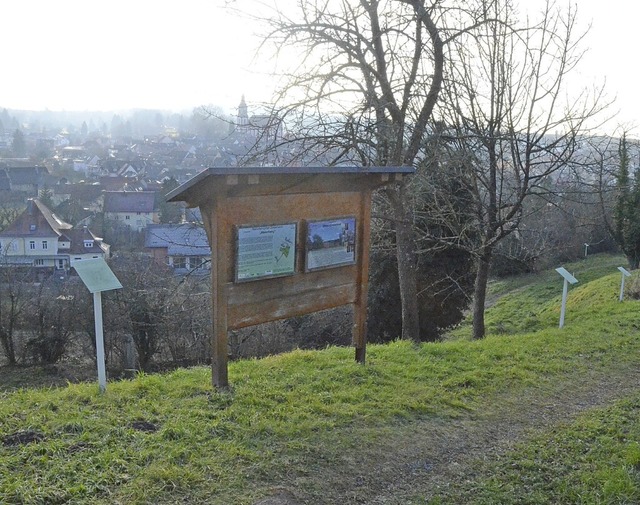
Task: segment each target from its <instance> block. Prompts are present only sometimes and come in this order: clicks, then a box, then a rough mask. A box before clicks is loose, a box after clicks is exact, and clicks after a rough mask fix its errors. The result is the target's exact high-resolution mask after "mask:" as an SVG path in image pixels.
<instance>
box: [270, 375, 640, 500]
mask: <svg viewBox="0 0 640 505" xmlns="http://www.w3.org/2000/svg"><path fill="white" fill-rule="evenodd" d="M609 372H610V374H609V375H605V374H604V372H601V371H595V372H594V371H592V372H590V374H589V375H588V376H580V377H572V378H571V379H570V380H566V381H563V382H558V383H556V384H555V385H554V386H553V388H552V389H551V390H550V391H549V388H548V386H547V388H546V389H544V388H541V389H540V390H538V389H530V390H527V391H525V392H522V393H518V394H509V393H506V394H503V395H501V396H500V397H499V398H496V399H495V400H494V401H492V402H491V405H490V408H488V409H487V410H486V411H476V412H473V413H471V414H469V415H465V416H463V417H461V418H459V419H457V420H453V421H443V420H433V419H426V420H423V421H417V422H411V423H407V425H404V426H401V427H400V428H398V427H394V428H393V430H392V431H390V432H389V433H388V434H387V436H386V437H385V441H384V443H381V444H377V445H376V446H375V447H373V446H371V447H364V448H362V449H361V450H358V451H357V452H354V450H353V449H346V450H345V455H344V458H343V460H342V461H335V460H333V461H327V462H317V461H314V462H313V463H310V464H312V465H313V473H314V475H313V478H312V479H310V478H299V477H298V478H296V479H294V481H293V482H290V483H287V485H284V486H283V488H284V493H285V494H284V495H282V501H278V500H277V498H278V497H277V495H276V501H271V502H268V503H270V504H273V505H298V504H300V505H302V504H306V505H331V504H335V505H348V504H366V505H406V504H407V503H408V500H409V498H410V497H415V496H416V495H419V496H422V497H424V498H429V497H432V496H434V494H436V493H437V492H438V491H439V490H443V489H446V488H447V487H448V486H449V485H450V484H451V483H452V482H456V481H460V480H466V479H471V478H473V477H474V475H475V472H476V470H475V468H476V467H477V466H478V461H481V460H484V459H486V460H490V459H493V458H495V457H496V456H497V455H498V454H500V453H502V452H504V451H507V450H508V449H509V448H510V447H512V446H513V444H514V443H515V442H518V441H520V440H524V439H526V438H527V437H529V436H532V435H534V434H535V433H536V432H538V431H540V430H545V429H548V428H550V427H552V426H554V425H557V424H560V423H564V422H570V421H571V420H573V419H574V418H575V417H576V416H577V415H578V414H579V413H581V412H585V411H587V410H589V409H592V408H596V407H603V406H606V405H608V404H610V403H612V402H613V401H615V400H617V399H620V398H624V397H626V396H629V395H632V394H633V393H635V392H637V391H640V366H634V367H630V366H625V367H624V368H620V367H619V368H617V369H616V370H614V371H609ZM320 475H321V476H322V477H320V478H319V476H320ZM310 487H313V489H310ZM278 492H279V493H282V492H283V491H282V488H281V489H280V490H279V491H278ZM294 497H295V499H294ZM295 500H297V501H295Z"/></svg>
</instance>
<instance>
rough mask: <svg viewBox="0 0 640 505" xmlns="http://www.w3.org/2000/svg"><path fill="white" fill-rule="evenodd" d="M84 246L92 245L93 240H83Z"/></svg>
mask: <svg viewBox="0 0 640 505" xmlns="http://www.w3.org/2000/svg"><path fill="white" fill-rule="evenodd" d="M84 246H85V247H93V240H85V241H84Z"/></svg>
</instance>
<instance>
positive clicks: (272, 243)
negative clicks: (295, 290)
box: [236, 223, 296, 282]
mask: <svg viewBox="0 0 640 505" xmlns="http://www.w3.org/2000/svg"><path fill="white" fill-rule="evenodd" d="M236 243H237V247H236V282H242V281H251V280H257V279H264V278H268V277H280V276H283V275H293V274H294V273H295V267H296V265H295V263H296V223H287V224H278V225H272V226H239V227H238V228H237V242H236Z"/></svg>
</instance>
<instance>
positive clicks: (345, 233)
mask: <svg viewBox="0 0 640 505" xmlns="http://www.w3.org/2000/svg"><path fill="white" fill-rule="evenodd" d="M355 262H356V218H355V217H344V218H338V219H331V220H328V221H308V222H307V254H306V262H305V269H306V271H310V270H318V269H321V268H331V267H337V266H342V265H352V264H355Z"/></svg>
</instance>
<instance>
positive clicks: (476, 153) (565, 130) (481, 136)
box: [247, 0, 601, 340]
mask: <svg viewBox="0 0 640 505" xmlns="http://www.w3.org/2000/svg"><path fill="white" fill-rule="evenodd" d="M276 5H277V2H276ZM259 16H260V15H259ZM261 21H262V23H263V25H264V26H266V27H267V28H268V29H267V31H266V33H265V34H264V35H263V46H268V45H269V44H273V47H274V48H275V49H274V52H275V54H276V60H277V62H278V64H279V66H278V68H279V69H281V70H280V71H279V75H280V77H281V78H282V83H283V85H282V87H281V89H280V91H279V93H278V94H277V95H276V97H275V100H274V102H273V104H272V113H271V117H272V118H277V120H278V121H282V122H283V123H285V124H286V126H287V131H288V133H287V134H286V135H282V136H280V137H279V138H278V139H275V140H274V141H273V142H272V143H271V145H270V147H271V149H272V150H273V151H275V152H277V153H278V157H279V158H278V157H276V158H275V159H276V161H277V160H278V159H279V160H280V162H281V163H287V164H290V165H293V164H307V165H308V164H314V163H315V164H322V165H325V164H329V165H331V164H356V165H362V166H369V165H392V166H393V165H411V166H414V167H416V168H417V169H418V173H419V174H420V173H423V174H425V175H427V176H428V167H430V166H434V163H433V162H432V161H430V158H431V157H432V156H434V152H433V151H432V149H431V148H430V146H429V142H427V140H428V138H429V137H432V136H433V135H441V136H442V137H441V139H440V141H439V145H440V146H445V145H446V148H444V149H445V152H447V153H448V155H449V156H450V157H451V159H452V160H455V163H448V164H447V166H448V168H449V169H450V171H451V177H454V178H457V181H456V184H455V186H456V188H457V189H456V191H457V194H456V195H455V196H451V194H450V193H446V191H445V192H443V186H440V187H436V186H434V182H435V179H433V178H432V179H431V180H426V179H422V180H421V179H420V178H416V179H417V180H414V181H413V182H407V181H404V182H402V183H400V184H397V185H396V186H393V187H390V188H389V189H387V190H386V197H387V200H386V201H387V209H388V214H387V218H388V219H389V220H390V221H391V222H392V223H393V227H394V229H395V245H396V256H397V267H398V278H399V286H400V297H401V300H402V336H403V337H404V338H412V339H414V340H419V338H420V337H419V333H420V330H419V328H420V323H419V316H418V314H419V310H418V304H417V288H416V285H417V282H416V279H417V276H416V268H417V264H418V253H419V252H420V251H421V250H424V248H423V247H422V245H424V244H427V243H429V244H431V245H430V247H433V244H435V243H436V242H438V243H439V244H440V245H439V246H437V247H443V244H448V245H449V246H450V247H454V248H460V247H462V248H463V249H465V250H466V251H468V252H469V253H470V254H472V255H473V256H474V257H475V259H476V261H475V263H476V272H477V276H476V281H475V288H474V297H473V299H474V336H475V337H477V338H480V337H482V336H484V303H485V297H486V285H487V280H488V275H489V269H490V266H491V262H492V257H493V253H494V251H495V248H496V245H497V244H498V243H499V242H500V241H501V240H503V239H504V238H505V237H508V236H509V235H511V234H512V233H513V232H514V231H515V230H517V229H518V226H519V223H520V221H521V219H522V215H523V211H522V209H523V207H522V204H523V202H524V200H525V199H526V198H527V197H529V196H530V195H533V194H537V193H539V192H541V191H542V188H544V187H545V183H548V182H549V179H550V177H551V176H552V175H553V174H556V173H557V172H558V171H560V170H561V169H562V168H563V167H565V166H566V165H567V163H568V162H569V161H570V160H571V157H572V155H573V153H574V150H575V145H576V138H577V137H578V135H580V134H581V133H584V132H585V125H586V124H587V122H588V121H589V120H591V119H592V118H593V117H594V116H596V115H597V114H598V112H600V109H601V105H600V101H599V98H600V97H599V95H598V92H596V93H595V96H587V95H588V94H586V93H585V94H583V95H582V96H580V97H577V98H576V97H572V98H571V100H570V101H563V97H564V93H565V92H566V78H567V75H568V74H569V73H570V72H571V71H572V70H573V69H574V68H575V66H576V65H577V63H578V62H579V61H580V58H581V52H580V48H579V42H580V40H581V37H582V35H581V34H579V33H577V29H576V12H575V10H574V9H572V8H569V10H567V11H566V12H561V11H560V10H558V9H556V8H555V7H554V5H553V4H552V3H550V2H547V3H546V4H545V6H544V7H543V10H542V14H541V19H540V21H538V22H536V23H529V22H528V21H526V22H524V23H523V22H520V21H519V20H518V18H517V12H516V9H515V7H514V3H513V1H512V0H471V1H468V2H459V1H455V0H450V1H449V0H442V1H437V2H431V3H428V2H425V1H424V0H359V1H350V0H326V1H323V2H316V1H314V0H301V1H299V2H298V3H297V8H296V9H287V10H284V9H278V8H277V7H275V9H274V10H273V11H272V12H269V13H268V14H266V15H264V16H261ZM292 61H293V62H295V64H293V65H292V64H289V65H287V62H292ZM434 114H435V115H437V117H438V121H435V120H434V118H435V116H434ZM438 130H440V131H438ZM440 148H441V149H442V147H440ZM271 159H273V157H272V158H271ZM251 161H252V160H251V158H248V159H247V162H248V163H250V162H251ZM439 179H440V180H442V178H441V177H439ZM445 186H446V184H445ZM547 189H548V186H547V188H545V190H547ZM425 192H431V193H430V194H429V195H428V197H427V198H425V194H424V193H425ZM447 194H448V195H450V197H451V198H453V199H454V200H456V202H457V203H455V205H454V204H451V202H446V201H445V200H446V199H447V198H448V197H447ZM460 198H464V199H466V204H465V205H463V206H462V208H460V206H459V203H460ZM456 205H457V206H458V208H457V209H456ZM422 212H431V213H437V216H438V217H437V218H436V219H435V221H434V220H433V219H429V220H425V219H423V216H421V213H422ZM420 225H422V226H423V228H422V229H418V228H417V227H418V226H420ZM434 229H436V230H438V232H437V237H436V236H435V235H434V233H433V230H434ZM416 232H418V233H416ZM436 238H437V240H435V239H436Z"/></svg>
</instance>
